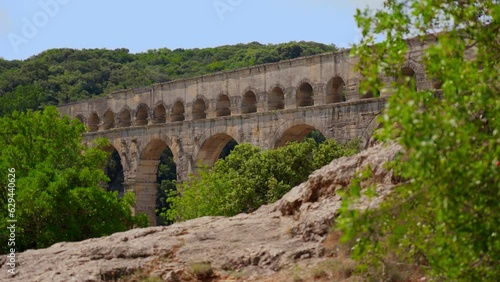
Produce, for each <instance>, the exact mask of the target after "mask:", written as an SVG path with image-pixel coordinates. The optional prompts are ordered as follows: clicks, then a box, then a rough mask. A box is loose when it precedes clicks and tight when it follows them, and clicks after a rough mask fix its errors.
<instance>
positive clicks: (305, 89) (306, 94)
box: [295, 80, 314, 108]
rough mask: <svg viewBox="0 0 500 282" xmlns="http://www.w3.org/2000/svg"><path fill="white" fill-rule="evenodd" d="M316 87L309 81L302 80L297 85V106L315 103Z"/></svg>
mask: <svg viewBox="0 0 500 282" xmlns="http://www.w3.org/2000/svg"><path fill="white" fill-rule="evenodd" d="M313 96H314V89H313V86H312V84H311V83H310V82H309V81H306V80H304V81H302V82H301V83H300V84H299V86H298V87H297V94H296V96H295V103H296V105H297V107H299V108H300V107H307V106H313V105H314V98H313Z"/></svg>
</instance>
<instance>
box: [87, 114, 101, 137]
mask: <svg viewBox="0 0 500 282" xmlns="http://www.w3.org/2000/svg"><path fill="white" fill-rule="evenodd" d="M99 123H101V120H100V119H99V116H98V115H97V114H96V113H91V114H90V116H89V120H88V127H89V130H90V132H94V131H97V130H99Z"/></svg>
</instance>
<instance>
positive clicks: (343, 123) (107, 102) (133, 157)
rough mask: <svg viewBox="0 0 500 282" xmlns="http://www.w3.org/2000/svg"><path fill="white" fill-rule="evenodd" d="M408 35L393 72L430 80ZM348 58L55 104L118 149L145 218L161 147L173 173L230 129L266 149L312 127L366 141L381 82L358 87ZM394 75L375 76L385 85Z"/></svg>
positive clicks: (211, 150)
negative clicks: (372, 88) (363, 89)
mask: <svg viewBox="0 0 500 282" xmlns="http://www.w3.org/2000/svg"><path fill="white" fill-rule="evenodd" d="M408 44H409V45H410V50H411V51H410V52H409V54H408V61H407V63H406V66H405V67H404V68H403V69H402V72H403V74H404V75H406V76H410V77H413V78H414V79H415V81H416V85H417V88H420V89H426V88H430V87H431V83H430V82H429V81H428V80H427V79H426V77H425V70H424V69H423V67H422V65H421V64H419V63H418V62H419V61H420V57H421V56H422V50H423V48H424V44H423V43H421V42H419V41H417V40H409V41H408ZM356 63H357V58H353V57H350V56H349V51H343V52H337V53H326V54H321V55H315V56H310V57H303V58H297V59H293V60H287V61H281V62H278V63H272V64H266V65H259V66H255V67H250V68H244V69H238V70H234V71H228V72H222V73H215V74H210V75H204V76H199V77H194V78H188V79H183V80H176V81H171V82H166V83H161V84H156V85H153V86H151V87H147V88H142V89H128V90H123V91H118V92H114V93H111V94H109V95H108V96H107V97H101V98H94V99H91V100H87V101H83V102H78V103H72V104H67V105H63V106H60V107H59V112H60V113H61V114H62V115H69V116H70V117H72V118H78V119H80V120H81V121H82V122H83V123H84V124H86V125H87V126H88V128H89V131H90V132H88V133H86V134H85V135H84V140H85V142H89V141H91V140H92V139H95V138H97V137H106V138H108V139H109V140H110V142H111V144H112V146H113V147H114V149H116V150H117V151H118V153H119V155H120V157H121V162H122V165H123V169H124V177H125V180H124V181H125V183H124V186H125V187H126V190H132V191H134V192H135V194H136V200H137V203H136V208H135V210H136V212H145V213H146V214H147V215H148V216H149V218H150V219H151V221H152V223H153V224H154V223H155V203H156V191H157V188H156V172H157V168H158V164H159V159H160V155H161V154H162V153H163V151H164V150H165V149H166V148H167V147H168V148H170V150H171V151H172V153H173V155H174V160H175V163H176V166H177V178H178V180H182V179H185V178H186V176H187V175H188V174H189V173H193V172H195V170H196V167H197V165H199V164H200V163H205V164H208V165H211V164H213V163H214V162H215V161H216V160H217V159H218V157H219V155H220V153H221V150H222V149H223V148H224V147H225V145H226V144H227V143H228V142H229V141H230V140H231V139H234V140H235V141H236V142H238V143H243V142H248V143H251V144H254V145H257V146H259V147H260V148H262V149H271V148H276V147H279V146H283V145H285V144H286V143H287V142H288V141H296V140H302V139H303V138H304V137H305V136H306V135H307V134H308V133H310V132H311V131H312V130H314V129H317V130H319V131H320V132H321V133H322V134H323V135H324V136H325V137H326V138H333V139H336V140H337V141H339V142H345V141H348V140H350V139H353V138H361V139H362V140H363V142H364V143H365V144H366V143H367V142H368V140H369V138H370V137H371V134H372V132H373V131H374V129H375V128H376V127H377V126H378V124H377V122H376V119H375V117H376V116H377V115H378V114H379V113H380V111H381V110H382V109H383V108H384V104H385V101H386V98H385V97H387V96H388V95H390V90H389V88H385V89H382V90H381V96H382V98H380V99H376V98H372V95H371V93H363V94H362V95H361V94H360V93H359V82H360V80H361V77H360V75H359V74H358V73H356V72H355V71H354V66H355V64H356ZM393 80H394V79H393V78H384V81H386V83H387V84H388V85H389V83H390V82H392V81H393Z"/></svg>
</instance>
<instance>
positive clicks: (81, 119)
mask: <svg viewBox="0 0 500 282" xmlns="http://www.w3.org/2000/svg"><path fill="white" fill-rule="evenodd" d="M75 118H76V119H77V120H78V121H80V122H81V123H82V124H85V120H84V118H83V116H82V115H77V116H76V117H75Z"/></svg>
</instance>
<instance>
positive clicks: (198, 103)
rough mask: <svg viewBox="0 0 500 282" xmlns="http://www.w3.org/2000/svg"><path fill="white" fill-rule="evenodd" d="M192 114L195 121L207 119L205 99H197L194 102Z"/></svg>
mask: <svg viewBox="0 0 500 282" xmlns="http://www.w3.org/2000/svg"><path fill="white" fill-rule="evenodd" d="M192 114H193V120H197V119H206V118H207V104H206V102H205V100H204V99H203V98H201V97H200V98H197V99H196V100H195V101H194V102H193V109H192Z"/></svg>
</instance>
